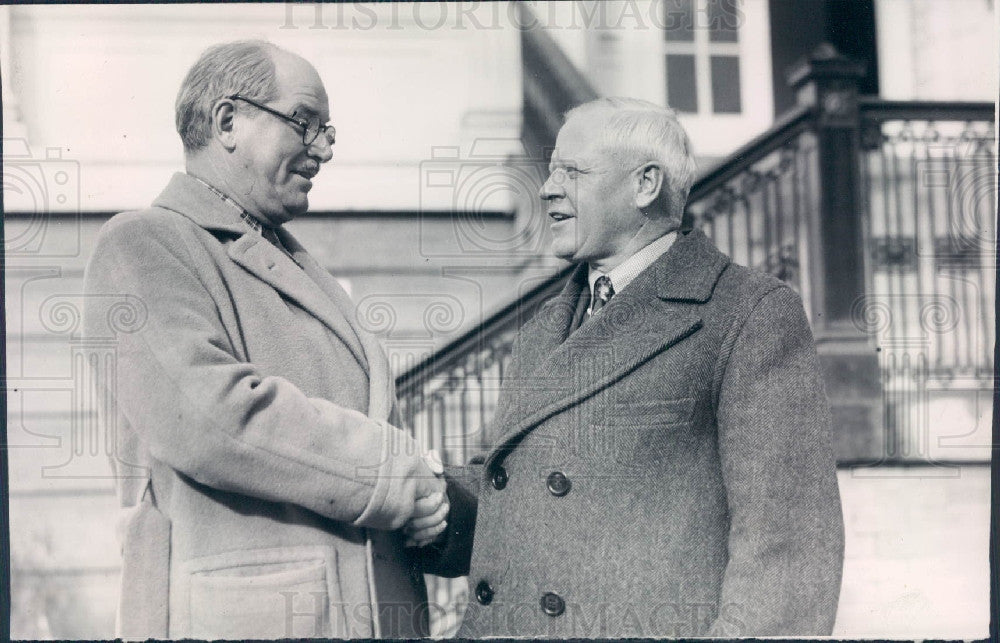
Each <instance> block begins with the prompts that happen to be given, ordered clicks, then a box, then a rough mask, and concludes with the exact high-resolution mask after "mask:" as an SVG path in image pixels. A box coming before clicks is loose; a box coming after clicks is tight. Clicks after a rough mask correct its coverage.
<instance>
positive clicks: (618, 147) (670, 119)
mask: <svg viewBox="0 0 1000 643" xmlns="http://www.w3.org/2000/svg"><path fill="white" fill-rule="evenodd" d="M597 110H600V111H603V112H607V114H608V116H607V121H606V124H605V127H604V129H603V131H602V132H601V133H600V134H599V136H600V141H599V143H600V145H601V146H602V147H606V148H607V149H608V150H609V151H610V152H611V153H612V154H614V155H615V156H616V157H617V158H618V160H619V162H621V163H622V164H623V165H625V166H628V167H629V168H631V167H633V166H634V164H636V163H642V162H644V161H655V162H657V163H659V164H660V165H661V166H662V167H663V172H664V175H665V176H664V187H665V188H666V190H665V192H666V193H665V194H664V195H663V197H664V201H665V206H666V208H667V214H669V215H670V216H671V217H676V218H678V219H679V218H680V217H681V215H682V214H683V212H684V205H685V204H686V203H687V197H688V193H689V192H690V191H691V185H692V184H693V183H694V176H695V172H696V170H697V164H696V163H695V160H694V152H693V149H692V147H691V140H690V139H689V138H688V135H687V132H685V131H684V128H683V127H682V126H681V124H680V122H679V121H678V120H677V115H676V113H675V112H674V110H672V109H670V108H669V107H663V106H662V105H657V104H655V103H651V102H649V101H645V100H640V99H638V98H619V97H605V98H598V99H595V100H592V101H590V102H587V103H584V104H582V105H579V106H577V107H574V108H573V109H571V110H569V111H568V112H566V121H569V119H571V118H572V117H573V116H577V115H579V114H582V113H589V112H593V111H597Z"/></svg>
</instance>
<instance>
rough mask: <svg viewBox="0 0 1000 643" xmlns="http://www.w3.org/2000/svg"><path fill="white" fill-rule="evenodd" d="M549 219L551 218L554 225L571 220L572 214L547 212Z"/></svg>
mask: <svg viewBox="0 0 1000 643" xmlns="http://www.w3.org/2000/svg"><path fill="white" fill-rule="evenodd" d="M549 218H551V219H552V220H553V221H554V222H555V223H559V222H560V221H565V220H566V219H573V218H574V217H573V215H572V214H566V213H564V212H549Z"/></svg>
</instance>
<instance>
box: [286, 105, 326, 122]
mask: <svg viewBox="0 0 1000 643" xmlns="http://www.w3.org/2000/svg"><path fill="white" fill-rule="evenodd" d="M292 113H293V114H301V115H304V116H316V117H317V118H318V117H319V116H320V113H319V111H317V110H315V109H313V108H312V107H310V106H308V105H303V104H302V103H299V104H297V105H296V106H295V107H294V108H293V109H292ZM328 121H329V119H327V122H328Z"/></svg>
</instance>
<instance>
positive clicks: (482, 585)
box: [476, 579, 493, 605]
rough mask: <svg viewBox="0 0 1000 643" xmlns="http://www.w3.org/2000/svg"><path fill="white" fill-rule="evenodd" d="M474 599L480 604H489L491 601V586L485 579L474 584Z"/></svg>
mask: <svg viewBox="0 0 1000 643" xmlns="http://www.w3.org/2000/svg"><path fill="white" fill-rule="evenodd" d="M476 600H477V601H479V602H480V604H482V605H489V604H490V603H492V602H493V587H492V586H491V585H490V584H489V583H488V582H486V580H485V579H483V580H481V581H479V583H478V584H477V585H476Z"/></svg>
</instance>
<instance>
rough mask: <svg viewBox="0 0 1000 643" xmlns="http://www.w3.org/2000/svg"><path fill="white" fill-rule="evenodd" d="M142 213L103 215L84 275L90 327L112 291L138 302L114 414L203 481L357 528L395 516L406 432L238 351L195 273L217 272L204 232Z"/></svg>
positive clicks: (409, 479) (389, 522) (157, 452)
mask: <svg viewBox="0 0 1000 643" xmlns="http://www.w3.org/2000/svg"><path fill="white" fill-rule="evenodd" d="M146 214H152V213H143V216H139V217H134V218H125V219H124V220H118V221H116V220H112V221H111V222H110V223H109V224H107V225H106V226H105V227H104V229H103V230H102V232H101V235H100V237H99V239H98V242H97V244H96V247H95V250H94V254H93V257H92V259H91V261H90V264H89V265H88V268H87V273H86V276H85V293H86V304H85V313H84V323H85V326H84V329H85V333H87V334H88V336H92V335H95V334H97V335H99V334H100V333H101V331H102V330H103V329H107V328H108V325H109V324H108V319H109V318H110V317H109V316H110V315H112V314H114V311H113V310H112V308H113V306H114V302H115V301H116V300H118V301H120V298H121V297H129V298H131V299H132V301H135V302H137V308H138V309H139V310H140V313H139V319H138V320H137V323H135V324H134V326H133V327H132V328H129V329H127V331H128V332H118V333H116V334H115V335H114V338H113V339H114V341H115V344H116V346H115V353H116V359H115V367H114V368H115V376H114V377H113V378H110V379H109V382H108V387H109V391H108V394H109V397H111V398H112V399H113V401H114V403H115V405H116V407H117V411H118V414H119V417H121V418H123V419H124V420H125V421H126V422H127V423H128V425H129V426H131V427H132V428H133V430H135V431H136V432H137V433H138V434H139V435H140V436H141V437H142V439H143V441H144V442H145V443H146V445H147V446H148V449H149V452H150V454H151V455H152V457H153V458H155V459H156V460H159V461H161V462H163V463H165V464H166V465H167V466H169V467H171V468H173V469H175V470H176V471H178V472H180V473H182V474H184V475H185V476H188V477H189V478H191V479H193V480H195V481H197V482H199V483H201V484H204V485H206V486H209V487H212V488H214V489H219V490H222V491H228V492H235V493H240V494H244V495H248V496H252V497H256V498H261V499H264V500H268V501H273V502H287V503H294V504H297V505H301V506H303V507H305V508H307V509H310V510H312V511H314V512H316V513H318V514H321V515H323V516H326V517H328V518H332V519H334V520H338V521H343V522H349V523H353V524H355V525H358V526H364V527H374V528H380V529H394V528H398V527H399V526H401V525H402V524H403V523H404V522H405V521H406V519H407V518H408V517H409V516H410V514H411V513H412V510H413V501H414V495H415V493H416V480H415V477H414V474H415V473H417V472H418V471H420V470H421V469H420V468H419V467H420V452H419V449H418V448H417V445H416V443H415V442H414V441H413V439H412V438H411V437H410V436H408V435H407V434H405V433H403V432H402V431H400V430H398V429H396V428H394V427H392V426H389V425H388V424H386V423H383V422H377V421H374V420H372V419H370V418H368V417H367V416H366V415H364V414H362V413H359V412H357V411H354V410H352V409H347V408H344V407H340V406H338V405H336V404H334V403H332V402H330V401H328V400H323V399H316V398H309V397H307V396H306V395H305V394H304V393H303V392H302V391H301V390H300V389H299V388H298V387H296V386H295V385H293V384H292V383H291V382H289V381H288V380H286V379H284V378H282V377H278V376H274V375H269V374H265V373H261V372H260V371H259V370H258V369H257V368H256V367H255V366H254V365H253V364H251V363H247V362H243V361H240V360H238V359H237V358H236V357H235V355H236V354H237V353H236V351H235V350H234V348H233V342H234V341H238V340H237V339H234V338H232V337H230V336H229V334H228V333H227V332H226V329H225V326H224V325H223V323H222V318H221V316H220V312H219V307H218V306H217V303H216V300H215V299H213V293H212V292H211V291H210V289H209V287H208V286H206V283H207V281H206V279H205V278H204V274H200V273H199V270H206V269H207V270H214V267H213V266H214V264H213V263H211V258H210V257H209V256H208V254H207V252H206V251H205V250H204V246H203V245H202V242H201V240H200V239H198V238H197V237H196V236H195V234H194V232H195V231H194V230H193V229H190V228H188V227H185V226H182V225H179V224H176V223H174V222H173V221H171V220H166V219H164V218H163V217H156V216H155V215H151V216H149V217H146V216H145V215H146ZM206 267H207V268H206ZM217 296H218V294H217V293H216V297H217ZM275 332H294V331H287V330H286V329H277V328H276V329H275ZM105 333H106V330H105ZM288 357H289V359H295V356H294V355H289V356H288ZM330 368H336V365H335V364H331V365H330Z"/></svg>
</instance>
